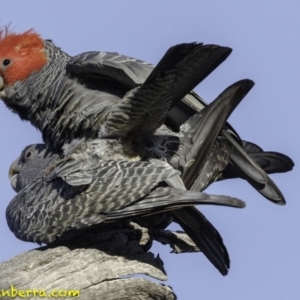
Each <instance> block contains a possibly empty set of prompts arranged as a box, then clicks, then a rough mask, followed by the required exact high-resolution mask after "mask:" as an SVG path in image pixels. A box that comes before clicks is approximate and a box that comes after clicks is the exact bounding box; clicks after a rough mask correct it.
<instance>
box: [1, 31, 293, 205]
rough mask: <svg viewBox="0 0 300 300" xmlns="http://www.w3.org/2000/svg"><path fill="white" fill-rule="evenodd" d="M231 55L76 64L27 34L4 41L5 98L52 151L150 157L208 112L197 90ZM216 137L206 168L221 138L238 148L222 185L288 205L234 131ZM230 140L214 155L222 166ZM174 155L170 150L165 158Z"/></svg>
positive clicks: (185, 47)
mask: <svg viewBox="0 0 300 300" xmlns="http://www.w3.org/2000/svg"><path fill="white" fill-rule="evenodd" d="M230 53H231V49H230V48H227V47H220V46H216V45H201V44H195V43H194V44H182V45H177V46H174V47H172V48H170V49H169V50H168V52H167V53H166V55H165V56H164V57H163V59H162V60H161V61H160V62H159V64H158V66H157V67H156V68H154V66H152V65H150V64H148V63H146V62H143V61H141V60H137V59H134V58H130V57H127V56H123V55H119V54H117V53H106V52H86V53H82V54H79V55H77V56H74V57H70V56H69V55H68V54H66V53H65V52H63V51H62V50H61V49H59V48H58V47H56V46H55V45H54V44H53V42H52V41H50V40H43V39H42V38H41V37H40V36H39V35H38V34H36V33H35V32H34V31H32V30H30V31H27V32H24V33H22V34H16V33H11V32H9V31H8V30H4V31H2V34H1V39H0V90H1V92H0V95H1V99H2V100H3V101H4V102H5V104H6V105H7V106H8V107H9V108H10V109H12V110H13V111H14V112H16V113H17V114H18V115H19V116H20V117H21V118H22V119H24V120H29V121H30V122H31V123H32V124H33V125H34V126H35V127H37V128H38V129H39V130H40V131H41V132H42V134H43V139H44V141H45V142H46V144H47V145H48V146H49V147H51V148H52V149H54V151H56V152H58V153H61V151H62V146H63V145H64V144H65V143H69V142H71V141H72V140H73V139H75V138H81V137H83V138H84V139H94V138H96V137H98V136H99V135H100V137H114V138H116V137H119V138H120V137H121V138H125V139H126V140H127V141H132V142H134V144H135V145H136V146H137V145H138V147H136V148H138V149H136V151H137V152H138V154H139V155H142V156H143V155H145V156H146V152H145V150H146V149H148V148H147V145H152V146H151V147H150V150H153V149H160V146H161V145H157V144H155V141H157V140H158V139H154V140H153V139H152V137H153V135H152V134H153V132H155V130H156V129H157V128H162V127H159V126H160V125H161V124H162V123H163V122H166V124H168V125H169V126H170V127H171V129H172V130H176V129H178V128H179V126H180V125H181V124H182V123H183V122H184V121H186V120H187V119H188V118H189V117H191V116H192V115H193V114H194V113H195V111H199V110H201V109H203V108H204V107H205V106H206V103H205V102H204V101H203V100H202V99H201V97H199V96H198V95H197V94H195V93H194V92H192V91H191V89H192V88H193V87H195V86H196V85H197V84H198V83H199V82H201V81H202V80H203V79H204V78H205V77H206V76H207V75H209V74H210V73H211V72H212V71H213V70H214V69H215V68H216V67H217V66H218V65H219V64H220V63H222V62H223V61H224V60H225V59H226V58H227V57H228V55H229V54H230ZM249 89H250V85H249ZM180 100H182V101H180ZM216 122H218V121H216ZM221 123H223V119H222V120H221ZM217 128H219V126H218V127H217ZM164 133H166V131H164ZM210 134H212V137H211V138H210V140H211V142H210V143H206V144H204V143H203V146H206V150H205V151H203V149H202V148H199V149H198V150H199V151H200V153H201V154H202V156H201V159H200V161H203V158H204V157H207V155H208V153H209V152H210V150H211V148H212V145H213V141H214V138H213V137H215V136H216V135H218V134H220V136H221V137H224V138H225V139H224V140H226V143H227V142H228V143H229V144H230V147H231V148H232V150H231V154H230V160H229V161H230V162H229V163H228V165H227V168H226V172H224V173H223V174H222V176H221V178H224V177H225V178H226V176H227V175H228V176H229V178H231V177H241V178H244V179H246V180H247V181H248V182H249V183H250V184H251V185H252V186H253V187H254V188H255V189H257V190H258V191H259V192H260V193H261V194H262V195H264V196H265V197H266V198H268V199H269V200H271V201H273V202H275V203H277V204H284V203H285V200H284V197H283V195H282V194H281V192H280V190H279V189H278V188H277V186H276V185H275V184H274V182H273V181H272V180H271V179H270V178H269V177H268V176H267V174H266V173H265V172H264V171H263V170H262V169H261V168H260V167H259V166H258V165H257V164H256V163H254V162H253V160H252V159H251V157H250V156H249V155H248V154H247V152H246V151H245V149H244V148H243V142H242V140H241V139H240V137H239V136H238V134H237V133H236V132H235V131H234V130H233V128H232V127H231V126H230V125H229V124H228V123H226V124H225V125H224V127H223V129H222V130H221V131H219V132H217V134H216V133H215V132H214V133H212V132H210ZM224 140H223V141H222V142H221V143H219V144H218V145H219V146H217V145H215V146H214V149H213V150H214V152H213V153H212V156H214V157H215V159H214V165H216V166H217V165H218V160H217V157H218V156H219V154H220V153H221V152H223V150H224V147H223V146H224ZM137 141H138V142H137ZM225 148H226V147H225ZM167 150H168V149H167ZM226 151H227V150H226ZM166 152H168V151H166V149H164V153H163V155H165V153H166ZM160 155H162V154H161V153H160ZM221 156H223V155H221ZM191 159H193V158H191ZM220 163H221V164H223V162H222V161H221V162H220ZM286 163H287V164H289V163H290V161H289V162H286ZM217 168H218V166H217ZM274 168H275V167H274ZM198 171H199V172H201V170H198ZM192 177H193V176H192ZM218 177H220V176H218ZM192 185H195V183H194V182H192V181H190V182H188V183H187V187H188V188H190V187H191V186H192Z"/></svg>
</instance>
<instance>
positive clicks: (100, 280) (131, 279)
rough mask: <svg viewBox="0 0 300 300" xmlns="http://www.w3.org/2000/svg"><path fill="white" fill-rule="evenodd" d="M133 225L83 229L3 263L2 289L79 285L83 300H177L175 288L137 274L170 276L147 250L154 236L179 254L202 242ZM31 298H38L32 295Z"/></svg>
mask: <svg viewBox="0 0 300 300" xmlns="http://www.w3.org/2000/svg"><path fill="white" fill-rule="evenodd" d="M131 227H132V228H127V229H124V228H123V229H113V230H108V231H105V232H99V231H95V230H94V231H91V230H90V231H84V232H81V233H80V235H79V236H78V235H77V236H76V237H73V238H71V239H68V240H65V241H61V242H59V243H57V244H56V245H52V246H47V247H41V248H38V249H35V250H31V251H28V252H26V253H23V254H21V255H18V256H16V257H14V258H13V259H11V260H9V261H6V262H3V263H1V264H0V291H1V289H2V290H10V289H11V286H14V288H16V289H17V290H18V291H20V290H41V291H45V294H47V295H48V294H49V293H50V292H51V291H54V290H63V291H66V290H79V292H80V299H82V300H85V299H87V300H88V299H89V300H90V299H105V300H116V299H117V300H119V299H120V300H121V299H122V300H135V299H139V300H141V299H142V300H144V299H145V300H146V299H147V300H148V299H153V300H154V299H155V300H159V299H164V300H171V299H176V296H175V294H174V293H173V291H172V288H171V287H169V286H166V285H163V284H159V283H155V282H153V281H151V280H149V279H148V278H145V276H144V278H141V277H137V274H139V276H140V274H145V275H148V276H150V277H153V278H156V279H158V280H161V281H165V280H167V275H166V273H165V270H164V268H163V262H162V260H161V259H160V258H159V256H157V257H154V255H153V254H152V253H151V252H148V249H149V247H151V244H152V239H157V240H158V241H160V242H162V243H164V244H170V245H171V247H172V248H173V250H174V252H177V253H178V252H191V251H198V249H197V247H196V246H195V245H194V244H193V242H192V241H191V240H190V239H189V238H188V237H187V236H186V235H185V234H183V233H176V232H171V231H163V230H160V231H158V230H156V231H151V232H148V230H147V229H145V228H141V227H139V226H138V225H136V224H134V223H132V224H131ZM3 299H5V298H3ZM16 299H21V298H16ZM26 299H32V300H35V299H39V297H33V294H31V295H30V296H29V297H26ZM41 299H43V298H41ZM63 299H74V298H68V297H64V298H63Z"/></svg>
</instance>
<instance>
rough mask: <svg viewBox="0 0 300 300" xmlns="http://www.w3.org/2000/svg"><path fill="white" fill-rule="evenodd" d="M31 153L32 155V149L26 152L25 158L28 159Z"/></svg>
mask: <svg viewBox="0 0 300 300" xmlns="http://www.w3.org/2000/svg"><path fill="white" fill-rule="evenodd" d="M31 155H32V152H31V151H28V152H27V153H26V155H25V158H26V159H27V158H30V157H31Z"/></svg>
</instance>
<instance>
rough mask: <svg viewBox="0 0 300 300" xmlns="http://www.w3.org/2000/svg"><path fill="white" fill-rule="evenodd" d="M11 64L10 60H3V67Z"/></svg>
mask: <svg viewBox="0 0 300 300" xmlns="http://www.w3.org/2000/svg"><path fill="white" fill-rule="evenodd" d="M10 62H11V61H10V59H8V58H6V59H4V60H3V62H2V63H3V66H8V65H9V64H10Z"/></svg>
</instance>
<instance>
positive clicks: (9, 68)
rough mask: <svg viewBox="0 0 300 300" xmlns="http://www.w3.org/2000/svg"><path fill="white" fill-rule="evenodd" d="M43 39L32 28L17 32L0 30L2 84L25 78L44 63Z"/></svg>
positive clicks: (10, 83) (0, 73) (0, 72)
mask: <svg viewBox="0 0 300 300" xmlns="http://www.w3.org/2000/svg"><path fill="white" fill-rule="evenodd" d="M44 50H45V44H44V41H43V39H42V38H41V37H40V36H39V35H38V34H37V33H35V32H34V31H33V30H32V29H31V30H28V31H25V32H24V33H21V34H17V33H12V32H9V30H8V28H7V27H6V28H5V29H4V30H0V75H1V76H2V77H3V81H4V85H8V86H9V85H12V84H14V83H15V82H16V81H19V80H25V79H27V78H28V77H29V76H30V75H31V73H33V72H37V71H39V70H40V69H41V68H42V67H43V66H44V65H45V64H46V63H47V57H46V53H45V51H44Z"/></svg>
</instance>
